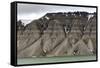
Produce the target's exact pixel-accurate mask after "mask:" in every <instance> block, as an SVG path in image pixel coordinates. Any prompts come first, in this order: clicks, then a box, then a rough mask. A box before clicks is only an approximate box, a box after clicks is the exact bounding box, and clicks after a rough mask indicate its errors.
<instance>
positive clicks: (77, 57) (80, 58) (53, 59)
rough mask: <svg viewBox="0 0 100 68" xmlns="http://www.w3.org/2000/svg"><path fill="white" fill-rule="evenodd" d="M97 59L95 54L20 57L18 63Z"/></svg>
mask: <svg viewBox="0 0 100 68" xmlns="http://www.w3.org/2000/svg"><path fill="white" fill-rule="evenodd" d="M87 60H96V56H95V55H91V56H63V57H38V58H35V57H33V58H18V59H17V63H18V65H21V64H40V63H56V62H72V61H87Z"/></svg>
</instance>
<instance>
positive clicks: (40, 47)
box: [17, 12, 96, 58]
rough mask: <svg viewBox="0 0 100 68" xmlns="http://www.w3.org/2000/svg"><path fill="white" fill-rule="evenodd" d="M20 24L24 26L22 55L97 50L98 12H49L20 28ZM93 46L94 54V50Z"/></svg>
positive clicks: (19, 35) (20, 38) (20, 43)
mask: <svg viewBox="0 0 100 68" xmlns="http://www.w3.org/2000/svg"><path fill="white" fill-rule="evenodd" d="M89 15H92V16H91V17H90V16H89ZM88 17H89V18H88ZM20 22H21V21H19V22H18V23H20ZM19 27H20V29H17V53H18V57H21V58H23V57H41V56H68V55H91V54H95V53H96V13H88V12H68V13H66V12H58V13H47V14H46V15H44V16H43V17H41V18H39V19H37V20H33V21H32V22H30V23H29V24H27V25H26V26H22V24H19V25H18V26H17V28H19ZM90 44H91V45H92V46H90ZM88 46H89V47H88ZM77 48H79V49H77ZM91 48H92V50H93V53H90V52H91ZM76 50H77V52H76ZM78 52H80V53H78Z"/></svg>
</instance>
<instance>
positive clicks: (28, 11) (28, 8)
mask: <svg viewBox="0 0 100 68" xmlns="http://www.w3.org/2000/svg"><path fill="white" fill-rule="evenodd" d="M17 7H18V8H17V14H18V15H17V20H22V22H23V23H24V24H28V23H30V22H31V21H32V20H35V19H38V18H40V17H42V16H44V15H45V14H46V13H53V12H69V11H71V12H74V11H86V12H89V13H93V12H96V8H92V7H91V8H90V7H74V6H56V5H42V4H22V3H19V4H18V6H17Z"/></svg>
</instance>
